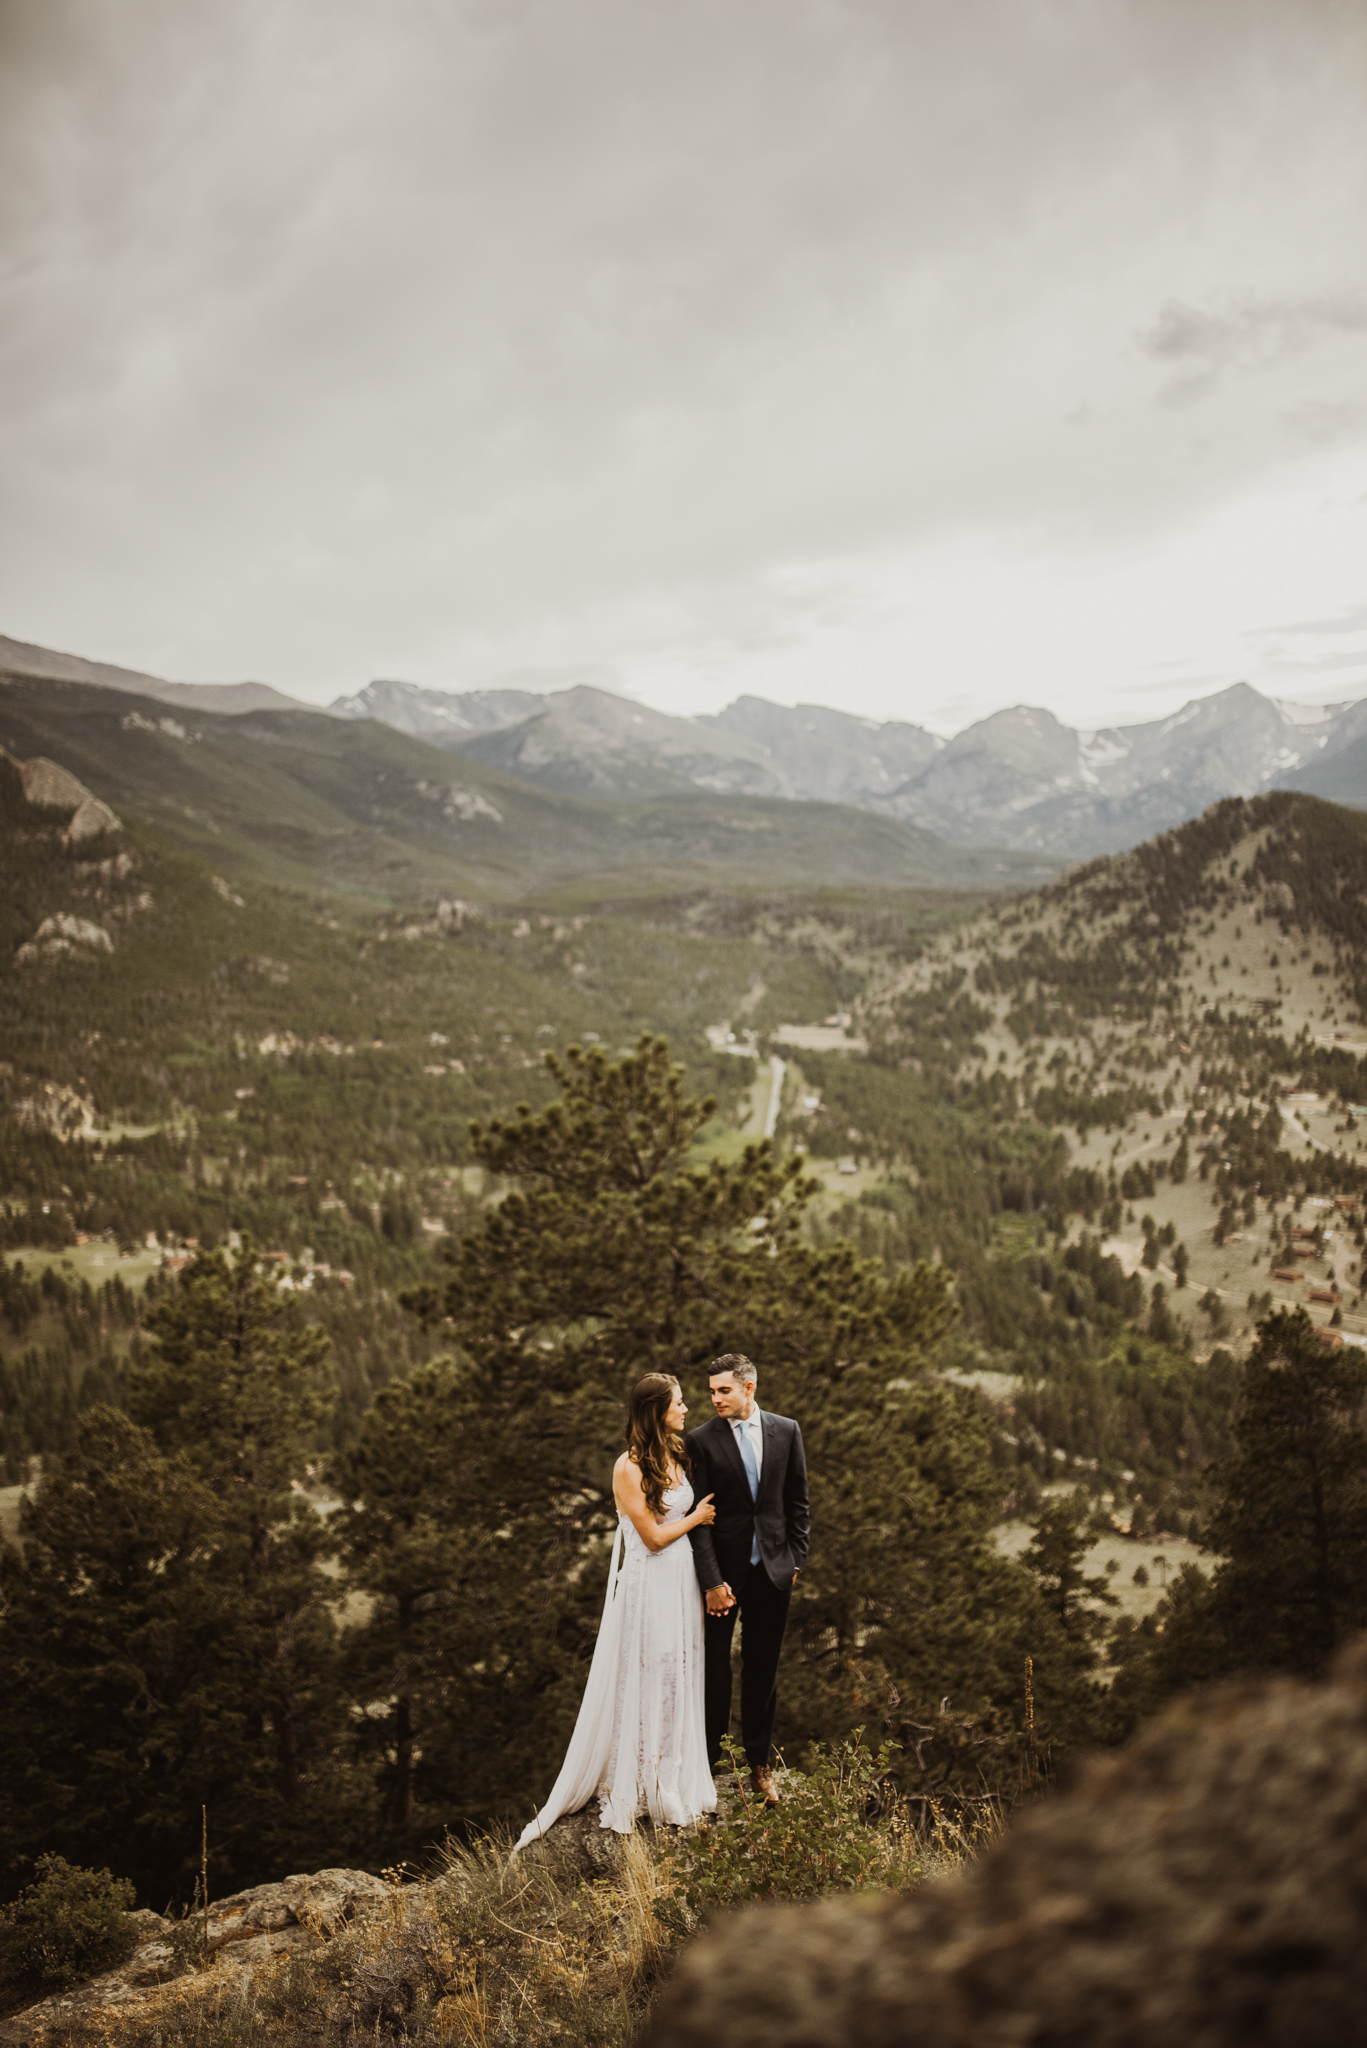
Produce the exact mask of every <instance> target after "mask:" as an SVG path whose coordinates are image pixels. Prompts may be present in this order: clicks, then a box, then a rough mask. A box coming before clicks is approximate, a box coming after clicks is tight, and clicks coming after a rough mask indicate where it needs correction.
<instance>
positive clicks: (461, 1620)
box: [335, 1359, 516, 1853]
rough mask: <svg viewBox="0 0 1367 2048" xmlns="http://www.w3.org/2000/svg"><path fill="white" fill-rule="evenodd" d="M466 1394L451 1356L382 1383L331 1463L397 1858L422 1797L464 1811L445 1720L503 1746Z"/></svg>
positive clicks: (492, 1563) (488, 1540)
mask: <svg viewBox="0 0 1367 2048" xmlns="http://www.w3.org/2000/svg"><path fill="white" fill-rule="evenodd" d="M471 1391H472V1389H471V1382H470V1376H469V1375H468V1374H466V1373H464V1372H462V1371H461V1369H460V1368H459V1367H458V1366H456V1365H454V1364H453V1363H452V1362H451V1361H450V1360H449V1359H440V1360H437V1361H436V1362H435V1363H433V1364H431V1365H424V1366H419V1367H418V1368H417V1370H416V1371H415V1372H413V1373H412V1374H410V1376H409V1377H408V1378H407V1379H404V1380H397V1381H394V1382H393V1383H392V1384H391V1385H390V1386H388V1387H385V1388H382V1389H381V1391H380V1393H379V1394H378V1395H377V1396H376V1399H375V1403H374V1406H373V1407H372V1408H371V1410H370V1412H369V1414H368V1415H367V1416H366V1418H365V1420H364V1422H363V1423H362V1425H361V1429H360V1432H359V1434H358V1435H357V1437H356V1439H355V1441H354V1442H353V1443H352V1444H351V1445H350V1446H349V1448H348V1449H347V1451H346V1452H345V1453H344V1454H343V1456H342V1457H341V1458H340V1459H339V1460H338V1461H337V1464H336V1467H335V1477H336V1480H337V1484H338V1486H339V1488H340V1490H341V1493H342V1495H343V1500H344V1507H343V1510H342V1531H343V1539H344V1545H345V1557H346V1560H347V1564H348V1566H349V1575H350V1579H351V1583H352V1584H353V1585H354V1586H356V1587H357V1588H358V1589H360V1590H361V1591H362V1592H364V1593H365V1595H366V1596H367V1598H368V1600H369V1602H370V1613H369V1616H368V1618H367V1620H366V1621H365V1623H364V1624H362V1625H361V1626H360V1627H358V1628H357V1629H355V1630H354V1631H353V1633H352V1635H351V1638H350V1642H349V1649H348V1657H347V1672H348V1678H349V1681H350V1683H349V1691H350V1692H351V1694H352V1696H353V1697H354V1698H360V1699H363V1700H366V1701H368V1702H374V1703H375V1704H373V1705H369V1706H368V1707H367V1710H366V1722H365V1740H366V1744H367V1747H368V1748H369V1749H370V1750H371V1751H372V1752H373V1753H375V1754H377V1755H378V1756H379V1757H380V1759H381V1771H380V1778H381V1786H382V1819H381V1825H382V1828H383V1829H384V1831H385V1835H386V1839H388V1840H391V1841H392V1843H393V1845H394V1851H393V1852H394V1853H398V1852H399V1850H401V1849H402V1848H403V1847H404V1846H405V1845H406V1844H407V1842H408V1840H409V1839H410V1837H411V1836H412V1835H413V1833H414V1831H415V1827H418V1826H419V1825H420V1820H421V1816H420V1812H419V1807H420V1803H421V1805H422V1806H423V1807H424V1808H425V1809H427V1810H432V1811H437V1810H439V1811H440V1813H441V1816H442V1817H443V1818H444V1819H449V1818H453V1817H456V1816H457V1815H459V1813H460V1812H461V1810H462V1808H463V1806H465V1805H466V1803H467V1801H466V1799H465V1798H464V1797H463V1796H462V1795H463V1793H464V1792H466V1790H467V1788H465V1787H463V1786H462V1784H461V1783H460V1781H459V1779H457V1780H455V1781H451V1780H447V1779H445V1778H444V1777H443V1773H442V1759H443V1753H444V1749H445V1748H446V1747H449V1744H447V1743H446V1741H445V1730H446V1725H447V1723H448V1722H449V1721H451V1720H453V1719H454V1720H456V1721H458V1722H459V1724H460V1725H461V1726H462V1728H464V1729H466V1730H467V1731H468V1730H470V1729H471V1727H472V1722H473V1721H477V1722H478V1724H479V1727H480V1729H481V1730H482V1731H483V1733H484V1736H485V1737H486V1739H488V1740H489V1742H490V1743H491V1745H493V1746H497V1744H498V1741H499V1730H498V1726H497V1722H498V1706H499V1702H498V1699H497V1693H498V1691H499V1673H498V1672H496V1671H495V1672H491V1671H490V1669H489V1666H488V1663H487V1661H486V1653H487V1651H488V1649H489V1647H490V1643H491V1641H494V1640H497V1639H498V1638H499V1636H500V1633H501V1631H500V1629H499V1628H498V1626H497V1625H496V1617H495V1616H494V1615H493V1614H491V1612H490V1603H489V1600H488V1597H487V1595H488V1589H489V1587H490V1585H491V1584H493V1583H498V1584H500V1586H501V1584H502V1575H501V1573H500V1571H499V1549H500V1543H499V1535H498V1532H496V1531H493V1530H491V1529H490V1527H489V1518H488V1515H487V1513H485V1512H483V1509H482V1504H481V1500H480V1498H479V1496H478V1493H477V1490H476V1489H477V1488H478V1486H479V1483H480V1479H481V1474H482V1472H483V1471H484V1470H485V1469H487V1467H488V1464H489V1454H490V1453H491V1452H492V1451H493V1448H494V1446H493V1445H492V1443H490V1442H489V1440H488V1438H487V1436H486V1432H485V1428H484V1425H483V1421H482V1417H481V1414H480V1411H479V1406H478V1403H477V1402H476V1401H474V1400H473V1399H472V1398H471ZM503 1540H504V1541H506V1540H507V1539H506V1538H504V1539H503ZM490 1693H492V1694H493V1695H494V1696H493V1697H492V1698H491V1697H489V1695H490ZM513 1725H514V1726H515V1723H514V1724H513ZM512 1739H513V1743H514V1746H516V1737H515V1736H514V1737H513V1738H512Z"/></svg>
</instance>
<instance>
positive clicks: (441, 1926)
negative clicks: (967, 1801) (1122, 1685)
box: [41, 1808, 998, 2048]
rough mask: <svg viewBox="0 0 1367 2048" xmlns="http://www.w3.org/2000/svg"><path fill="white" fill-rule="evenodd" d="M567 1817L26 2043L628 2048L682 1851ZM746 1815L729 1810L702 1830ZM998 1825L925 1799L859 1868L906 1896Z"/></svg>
mask: <svg viewBox="0 0 1367 2048" xmlns="http://www.w3.org/2000/svg"><path fill="white" fill-rule="evenodd" d="M583 1821H584V1823H585V1825H582V1826H580V1827H578V1828H577V1829H576V1824H575V1823H571V1824H569V1827H568V1828H567V1829H566V1830H564V1831H562V1830H557V1834H560V1835H561V1837H562V1839H561V1841H560V1842H559V1843H557V1842H556V1840H555V1837H554V1836H553V1837H551V1838H550V1839H549V1840H548V1842H547V1844H546V1845H545V1853H543V1854H539V1855H538V1854H533V1855H528V1856H523V1857H519V1858H517V1859H516V1860H513V1859H511V1858H510V1857H509V1854H508V1844H507V1842H506V1841H504V1840H499V1839H493V1838H486V1839H484V1840H482V1841H479V1842H476V1843H475V1844H473V1845H471V1846H468V1847H466V1846H458V1845H456V1844H454V1843H452V1844H450V1845H449V1846H448V1848H447V1851H446V1853H445V1855H444V1856H443V1858H442V1861H441V1866H440V1868H439V1869H438V1871H437V1872H436V1874H435V1875H434V1876H433V1877H432V1878H431V1879H429V1880H427V1881H424V1882H422V1883H415V1884H400V1883H397V1882H396V1883H395V1885H394V1886H393V1889H392V1891H391V1895H390V1898H389V1900H388V1903H387V1906H386V1907H385V1908H382V1909H381V1910H380V1911H379V1912H377V1913H375V1914H373V1915H372V1917H371V1918H370V1919H369V1920H367V1921H366V1922H364V1923H363V1924H360V1925H355V1926H352V1927H351V1928H348V1929H347V1930H345V1931H344V1932H342V1933H340V1934H338V1935H337V1936H335V1937H334V1938H333V1939H332V1940H331V1941H329V1942H327V1943H326V1944H325V1945H323V1946H322V1947H320V1948H318V1949H316V1950H314V1951H312V1952H311V1953H307V1954H296V1955H294V1956H290V1957H286V1958H281V1959H280V1960H278V1961H277V1962H275V1963H273V1964H270V1965H265V1966H258V1968H257V1969H256V1970H255V1972H254V1973H253V1974H252V1975H251V1976H250V1977H249V1978H247V1977H245V1976H236V1977H234V1976H230V1975H229V1973H228V1972H227V1971H226V1970H224V1969H222V1968H219V1969H211V1970H209V1971H206V1972H205V1973H203V1974H202V1975H191V1976H187V1977H184V1978H181V1979H179V1980H177V1982H175V1983H174V1984H171V1985H168V1986H166V1987H165V1988H164V1989H163V1990H161V1991H159V1992H157V1993H155V1994H153V1995H152V1996H151V1997H150V1998H148V1999H146V2000H144V2001H142V2002H140V2003H139V2004H138V2005H137V2006H135V2007H132V2008H125V2009H123V2010H119V2009H113V2010H109V2009H106V2010H103V2011H99V2012H91V2013H87V2014H79V2015H72V2016H70V2017H69V2018H67V2019H66V2020H64V2021H63V2022H62V2023H61V2024H60V2025H59V2026H55V2027H53V2028H51V2029H49V2030H48V2031H47V2032H46V2033H45V2034H44V2035H43V2036H42V2037H41V2048H361V2044H362V2043H370V2044H376V2043H385V2044H388V2048H437V2044H456V2048H542V2044H551V2043H573V2044H574V2048H628V2044H629V2043H631V2042H632V2041H633V2040H635V2039H637V2038H639V2035H640V2033H641V2030H642V2027H643V2025H644V2023H645V2021H646V2020H647V2017H648V2015H649V2011H650V2008H651V2004H652V2001H653V1998H654V1994H655V1991H656V1989H657V1987H658V1986H659V1984H660V1983H661V1982H662V1980H663V1979H664V1978H665V1977H666V1976H667V1974H668V1972H669V1970H670V1968H671V1967H672V1965H673V1963H674V1961H675V1959H676V1957H677V1955H678V1953H679V1952H680V1951H681V1949H682V1948H683V1947H684V1945H685V1944H686V1943H687V1942H688V1940H689V1939H690V1937H691V1935H692V1934H693V1932H694V1931H695V1929H696V1926H697V1915H696V1913H695V1912H694V1911H693V1910H692V1909H691V1908H690V1906H689V1904H688V1901H687V1896H686V1887H685V1884H684V1882H683V1881H682V1878H681V1869H682V1867H683V1865H684V1864H685V1863H686V1861H687V1852H688V1847H689V1844H688V1842H687V1841H686V1840H683V1841H680V1840H674V1841H669V1840H664V1839H660V1838H657V1837H655V1836H653V1835H651V1834H650V1833H648V1832H643V1833H640V1834H636V1835H632V1836H628V1837H625V1838H617V1837H612V1838H607V1839H606V1840H605V1839H604V1838H603V1837H602V1835H601V1832H600V1831H599V1830H597V1829H596V1827H594V1826H593V1816H591V1815H589V1816H584V1817H583ZM752 1824H753V1823H752V1822H751V1821H749V1820H747V1816H746V1814H745V1812H744V1810H743V1809H740V1808H737V1810H736V1812H735V1815H734V1818H732V1819H729V1820H728V1819H723V1821H722V1823H721V1826H720V1827H719V1828H718V1829H716V1830H714V1831H713V1833H714V1834H721V1833H723V1832H724V1831H725V1830H727V1829H731V1830H735V1831H737V1832H739V1831H743V1830H745V1829H746V1828H747V1827H748V1826H750V1825H752ZM856 1824H857V1825H859V1826H861V1827H862V1826H863V1823H862V1822H860V1823H856ZM997 1826H998V1822H997V1819H996V1817H995V1816H994V1815H991V1814H986V1815H984V1816H982V1817H980V1818H979V1819H976V1820H968V1821H960V1820H958V1819H956V1818H954V1817H952V1816H951V1815H949V1814H948V1813H942V1812H940V1811H938V1810H937V1811H935V1813H934V1814H933V1817H932V1824H931V1828H930V1831H929V1834H928V1835H919V1834H917V1833H916V1832H915V1831H914V1830H913V1829H912V1827H911V1825H910V1823H909V1821H908V1819H907V1817H906V1816H905V1815H901V1814H896V1813H894V1814H892V1815H890V1816H887V1817H885V1819H884V1820H883V1821H882V1822H881V1823H880V1824H879V1826H878V1829H877V1834H878V1837H879V1848H878V1855H877V1861H876V1867H875V1868H874V1869H871V1871H870V1875H871V1877H872V1879H873V1882H874V1884H875V1885H876V1887H877V1889H879V1890H893V1891H898V1892H906V1891H910V1890H913V1889H915V1888H916V1887H917V1886H918V1885H920V1884H921V1883H923V1882H924V1881H925V1880H926V1879H927V1878H938V1877H942V1876H946V1875H950V1874H952V1873H953V1872H955V1871H956V1870H958V1869H960V1868H962V1867H963V1865H964V1864H966V1863H967V1862H968V1861H969V1860H971V1858H972V1857H973V1856H974V1855H975V1854H976V1852H977V1850H978V1849H979V1848H980V1847H981V1846H982V1845H983V1842H984V1841H985V1839H986V1838H987V1837H988V1836H989V1835H991V1834H993V1833H995V1832H996V1830H997ZM703 1839H704V1838H703V1837H700V1838H699V1840H700V1841H701V1840H703Z"/></svg>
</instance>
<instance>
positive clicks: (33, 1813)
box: [0, 1408, 271, 1906]
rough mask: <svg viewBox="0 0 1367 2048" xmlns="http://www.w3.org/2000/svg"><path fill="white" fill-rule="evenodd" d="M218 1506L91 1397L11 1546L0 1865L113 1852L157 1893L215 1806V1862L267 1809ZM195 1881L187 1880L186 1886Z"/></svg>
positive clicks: (5, 1599)
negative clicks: (248, 1718)
mask: <svg viewBox="0 0 1367 2048" xmlns="http://www.w3.org/2000/svg"><path fill="white" fill-rule="evenodd" d="M218 1533H219V1510H218V1503H217V1501H216V1500H215V1498H214V1496H213V1494H212V1492H211V1491H210V1490H209V1488H208V1487H206V1486H205V1485H204V1484H203V1483H202V1481H200V1480H198V1479H197V1478H196V1477H195V1476H194V1475H193V1474H192V1473H191V1472H190V1471H189V1470H188V1468H187V1467H186V1465H185V1463H184V1462H183V1461H182V1460H180V1459H174V1458H166V1457H164V1456H163V1455H162V1454H161V1453H160V1452H159V1451H158V1450H157V1448H156V1445H155V1444H154V1443H153V1441H152V1439H151V1437H150V1436H149V1435H148V1433H147V1431H146V1430H143V1429H140V1428H139V1427H138V1426H137V1424H135V1423H133V1422H131V1421H130V1420H129V1418H128V1417H127V1416H126V1415H122V1414H119V1413H118V1412H117V1411H115V1410H113V1409H108V1408H92V1409H90V1410H88V1411H87V1412H86V1413H85V1414H84V1415H83V1416H82V1417H81V1419H80V1422H79V1424H78V1429H77V1440H76V1443H75V1445H74V1447H73V1448H72V1450H71V1451H70V1452H68V1453H67V1454H66V1455H65V1456H64V1457H62V1458H60V1459H54V1460H51V1461H49V1465H48V1469H47V1470H46V1471H45V1473H44V1477H43V1480H42V1483H41V1484H40V1486H39V1488H38V1490H37V1493H36V1495H35V1497H34V1498H33V1499H32V1500H29V1501H26V1502H25V1504H24V1507H23V1511H22V1519H21V1535H22V1549H18V1548H11V1549H6V1550H5V1551H3V1552H0V1669H3V1671H4V1674H5V1675H4V1683H3V1684H2V1685H0V1750H2V1751H3V1754H4V1757H5V1771H4V1773H3V1775H0V1842H2V1843H3V1848H2V1849H0V1871H3V1877H4V1881H5V1882H6V1883H7V1884H8V1885H12V1884H13V1883H14V1882H16V1881H17V1879H18V1878H19V1876H20V1874H21V1873H23V1872H24V1871H25V1870H26V1869H27V1868H28V1867H29V1866H31V1864H32V1861H33V1859H34V1858H35V1857H37V1856H38V1855H40V1854H42V1853H43V1852H45V1851H54V1852H56V1853H60V1854H62V1855H65V1856H66V1857H68V1858H69V1859H70V1860H71V1861H72V1862H74V1863H77V1864H81V1865H84V1866H91V1865H100V1864H104V1863H110V1864H113V1865H114V1866H115V1867H116V1868H118V1869H119V1870H120V1871H122V1872H123V1873H124V1874H126V1875H129V1876H131V1877H133V1878H134V1879H135V1881H136V1882H137V1884H138V1886H139V1889H140V1891H141V1893H142V1895H143V1898H144V1899H145V1900H149V1899H150V1900H151V1901H153V1902H154V1903H155V1904H156V1905H157V1906H161V1905H163V1904H164V1903H165V1901H166V1899H167V1897H168V1896H169V1895H172V1894H173V1893H175V1892H176V1890H177V1889H178V1888H179V1886H180V1885H181V1883H182V1881H183V1880H184V1879H185V1878H186V1877H187V1875H188V1872H189V1869H190V1867H191V1865H192V1863H194V1862H196V1861H197V1859H198V1847H197V1832H196V1828H195V1825H194V1821H195V1819H196V1817H197V1816H198V1813H199V1808H200V1806H201V1805H208V1806H209V1807H211V1808H212V1810H213V1812H214V1816H215V1850H216V1852H218V1853H219V1856H220V1861H219V1863H218V1865H217V1869H218V1871H219V1873H220V1874H223V1873H225V1872H231V1871H233V1870H234V1869H235V1868H241V1862H240V1860H239V1856H238V1852H239V1850H240V1847H241V1844H242V1843H243V1841H244V1840H246V1839H248V1838H250V1836H251V1835H252V1834H253V1833H254V1832H255V1831H256V1830H258V1829H259V1827H260V1825H261V1821H262V1815H263V1795H264V1803H265V1804H267V1805H268V1804H270V1803H271V1797H270V1788H269V1782H268V1780H267V1781H265V1782H263V1779H262V1773H261V1772H260V1770H259V1768H258V1766H257V1761H256V1758H255V1756H254V1753H253V1748H252V1744H251V1741H250V1739H249V1736H248V1734H247V1731H246V1730H245V1729H244V1726H243V1721H242V1715H241V1713H240V1710H239V1700H240V1682H239V1675H238V1664H239V1660H240V1657H241V1654H242V1649H243V1638H244V1631H245V1622H246V1617H245V1614H244V1612H243V1601H242V1595H241V1589H240V1585H239V1583H238V1582H237V1580H236V1579H235V1577H234V1575H233V1574H231V1573H230V1572H224V1571H222V1570H220V1569H218V1568H217V1566H216V1563H215V1557H216V1546H217V1539H218ZM188 1889H189V1887H188V1884H187V1885H186V1886H185V1893H186V1894H188Z"/></svg>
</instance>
